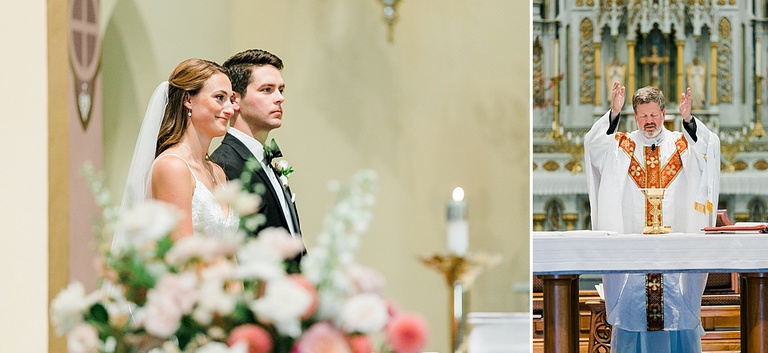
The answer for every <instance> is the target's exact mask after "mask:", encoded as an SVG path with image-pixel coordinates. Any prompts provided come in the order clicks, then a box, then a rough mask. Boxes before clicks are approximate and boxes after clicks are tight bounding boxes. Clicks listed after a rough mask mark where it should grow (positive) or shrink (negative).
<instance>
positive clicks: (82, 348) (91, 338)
mask: <svg viewBox="0 0 768 353" xmlns="http://www.w3.org/2000/svg"><path fill="white" fill-rule="evenodd" d="M99 343H100V341H99V333H98V332H97V331H96V328H94V327H93V326H91V325H88V324H79V325H77V326H75V327H74V328H72V330H71V331H69V334H67V348H68V350H69V353H98V352H99Z"/></svg>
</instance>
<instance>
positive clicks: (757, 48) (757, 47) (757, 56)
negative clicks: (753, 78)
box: [755, 38, 762, 76]
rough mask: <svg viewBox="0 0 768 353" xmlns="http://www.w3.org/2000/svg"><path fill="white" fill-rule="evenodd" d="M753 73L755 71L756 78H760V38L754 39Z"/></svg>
mask: <svg viewBox="0 0 768 353" xmlns="http://www.w3.org/2000/svg"><path fill="white" fill-rule="evenodd" d="M755 42H756V43H755V68H756V69H755V71H757V76H762V62H761V61H760V59H761V58H760V54H761V53H760V52H761V51H762V48H760V38H757V39H755Z"/></svg>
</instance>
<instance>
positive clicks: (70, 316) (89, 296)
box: [50, 169, 428, 353]
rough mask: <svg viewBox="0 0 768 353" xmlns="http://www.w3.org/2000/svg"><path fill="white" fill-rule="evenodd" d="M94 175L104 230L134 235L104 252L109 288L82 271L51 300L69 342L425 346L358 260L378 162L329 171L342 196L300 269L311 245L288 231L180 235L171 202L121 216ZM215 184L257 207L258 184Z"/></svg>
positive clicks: (306, 351) (367, 350)
mask: <svg viewBox="0 0 768 353" xmlns="http://www.w3.org/2000/svg"><path fill="white" fill-rule="evenodd" d="M86 174H89V177H88V179H89V184H90V186H91V189H92V192H93V193H94V195H96V199H97V203H98V204H99V205H100V206H102V209H103V212H104V213H103V215H102V219H103V220H102V223H103V224H100V230H101V231H102V233H108V232H111V231H112V230H113V229H114V228H115V226H117V227H123V228H124V229H126V231H127V232H128V233H129V234H128V235H129V237H128V238H129V239H130V240H131V241H130V242H128V244H122V245H121V246H118V247H114V246H113V248H112V249H105V250H103V251H102V253H103V257H104V259H103V264H104V270H103V271H102V272H103V273H102V279H101V280H102V281H103V287H102V289H100V290H96V291H94V292H92V293H86V292H85V290H84V287H83V286H82V284H80V283H77V282H73V283H71V284H70V285H69V286H68V287H67V288H66V289H64V290H62V291H61V292H60V293H59V294H58V295H57V296H56V298H55V299H54V300H53V301H52V303H51V310H50V313H51V321H52V324H53V327H54V328H55V330H56V332H57V333H58V334H59V335H66V336H67V338H68V348H69V352H70V353H78V352H83V353H99V352H118V353H133V352H151V353H187V352H197V353H225V352H226V353H246V352H247V353H269V352H274V353H330V352H334V353H371V352H382V353H384V352H395V353H414V352H421V350H422V349H423V348H424V346H425V345H426V341H427V339H428V329H427V324H426V321H425V320H424V318H423V317H422V316H421V315H419V314H415V313H406V312H403V311H401V310H399V309H398V308H397V305H396V304H395V303H393V302H392V301H389V300H387V299H386V298H384V297H383V296H382V292H383V287H384V280H383V278H382V277H381V276H380V275H379V274H378V273H377V272H375V271H374V270H372V269H370V268H366V267H364V266H362V265H360V264H358V263H356V262H355V259H354V253H355V251H356V249H357V247H358V245H359V242H360V237H361V235H362V234H363V233H365V232H366V230H367V228H368V225H369V223H370V220H371V219H372V213H371V209H372V206H373V204H374V203H375V191H376V179H377V178H376V174H375V173H374V172H372V171H365V170H364V171H361V172H358V173H356V174H355V175H354V176H353V177H352V178H351V179H350V180H349V182H347V183H345V184H342V183H339V182H332V185H331V186H332V187H331V188H332V190H333V191H336V192H337V194H338V199H337V201H336V202H335V204H334V205H333V207H332V209H331V210H330V211H329V213H328V214H327V215H326V218H325V224H324V229H323V230H322V232H321V234H320V235H319V237H318V239H317V242H318V245H317V246H316V247H315V248H313V249H310V250H309V251H308V254H307V255H306V256H305V257H304V258H303V260H302V263H301V269H302V273H301V274H293V275H289V274H286V272H285V267H284V266H285V265H284V260H285V259H290V258H293V257H294V256H295V255H296V254H298V253H299V252H301V251H302V250H303V246H302V243H301V241H300V240H297V239H295V238H292V237H291V236H290V234H288V233H287V232H285V231H283V230H279V229H276V228H268V229H266V230H264V231H262V232H261V233H259V236H258V237H256V238H250V237H246V236H245V235H244V234H245V232H243V231H239V232H238V233H237V234H234V235H232V236H225V237H186V238H184V239H182V240H179V241H177V242H175V243H174V242H172V241H171V240H170V238H169V232H170V231H171V230H172V229H173V228H174V226H175V224H176V222H177V219H178V215H177V211H176V210H174V209H172V208H171V206H169V205H166V204H163V203H160V202H156V201H148V202H145V203H143V204H141V205H138V206H137V207H135V208H133V209H131V210H130V211H129V212H127V213H126V214H121V215H117V214H116V213H115V212H114V208H113V207H110V206H109V197H108V193H107V195H105V193H106V191H105V188H104V187H103V185H102V184H101V183H100V181H99V178H98V175H95V174H94V173H93V171H92V169H91V171H90V172H88V173H86ZM233 189H234V190H241V186H239V185H238V184H234V185H229V187H228V190H233ZM216 194H217V198H218V199H219V200H220V201H226V202H230V204H231V205H232V207H233V208H235V210H238V211H239V212H243V213H239V214H246V213H247V212H248V210H251V211H250V212H254V210H255V208H254V207H253V203H254V202H253V199H252V198H249V197H253V196H255V197H258V195H254V194H250V195H251V196H249V195H243V193H240V192H234V193H233V192H217V193H216ZM257 200H258V199H257ZM256 204H258V202H257V203H256ZM118 216H119V217H118ZM118 218H119V219H118ZM114 220H116V222H117V224H116V225H114V224H111V221H114ZM241 223H242V222H241ZM99 238H100V243H102V245H103V244H105V243H106V244H109V242H105V241H104V240H105V239H106V238H107V237H106V236H103V235H102V236H100V237H99ZM379 340H380V341H381V343H380V344H379V345H377V346H374V341H379Z"/></svg>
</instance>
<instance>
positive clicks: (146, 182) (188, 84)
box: [113, 59, 239, 248]
mask: <svg viewBox="0 0 768 353" xmlns="http://www.w3.org/2000/svg"><path fill="white" fill-rule="evenodd" d="M231 98H232V85H231V83H230V80H229V77H228V76H227V73H226V70H225V69H224V68H222V67H221V66H220V65H218V64H216V63H214V62H211V61H208V60H202V59H188V60H185V61H183V62H181V63H179V64H178V65H177V66H176V68H175V69H174V70H173V73H171V76H170V77H169V78H168V81H166V82H163V83H161V84H160V85H159V86H158V87H157V88H156V89H155V92H154V93H153V94H152V98H151V99H150V102H149V105H148V107H147V112H146V114H145V116H144V121H143V123H142V126H141V130H140V132H139V137H138V139H137V141H136V148H135V150H134V154H133V159H132V161H131V167H130V169H129V171H128V179H127V181H126V186H125V191H124V193H123V199H122V204H121V211H124V210H126V209H128V208H130V207H132V206H133V205H134V204H136V203H140V202H143V201H144V200H145V199H149V198H151V199H156V200H159V201H163V202H166V203H169V204H172V205H174V206H175V207H176V208H178V209H179V210H180V211H181V216H180V219H179V222H178V223H177V226H176V228H175V229H174V230H173V232H172V233H171V238H172V239H173V240H178V239H180V238H182V237H186V236H191V235H206V236H223V235H226V234H232V233H234V231H236V230H237V226H238V222H239V219H238V217H237V215H236V214H235V212H234V211H233V210H231V209H230V207H229V205H226V204H220V203H219V202H217V201H216V200H215V199H214V197H213V194H212V193H211V190H213V189H214V188H215V187H217V186H219V185H222V184H224V183H225V182H226V176H225V175H224V171H223V170H222V169H221V167H219V166H218V165H216V164H215V163H213V162H211V161H210V160H208V154H207V152H208V147H209V145H210V143H211V140H212V139H213V138H214V137H219V136H223V135H224V134H225V133H226V132H227V123H228V121H229V118H230V117H231V116H232V114H233V113H234V107H233V105H232V101H231ZM120 233H121V232H120V231H118V232H117V233H116V234H115V238H114V239H113V248H114V247H115V246H116V243H121V242H122V241H125V239H120V236H119V234H120Z"/></svg>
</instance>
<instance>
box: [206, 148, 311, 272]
mask: <svg viewBox="0 0 768 353" xmlns="http://www.w3.org/2000/svg"><path fill="white" fill-rule="evenodd" d="M252 157H253V154H252V153H251V151H250V150H249V149H248V147H246V146H245V144H243V143H242V142H241V141H240V140H238V139H237V138H236V137H235V136H233V135H231V134H229V133H227V134H226V135H225V136H224V139H223V140H222V141H221V145H220V146H219V147H218V148H216V150H215V151H213V154H211V160H213V161H214V162H215V163H216V164H218V165H219V166H221V168H223V169H224V173H225V174H226V175H227V179H228V180H234V179H240V176H241V175H242V174H243V169H245V162H246V161H247V160H248V159H250V158H252ZM258 158H261V156H259V157H258ZM266 173H273V171H272V169H271V168H270V167H269V166H267V169H266V170H264V169H259V170H258V172H256V176H255V177H254V178H252V180H253V181H254V182H257V183H261V184H262V185H264V188H265V189H266V191H265V192H264V194H263V195H261V206H259V213H261V214H263V215H264V216H265V217H266V219H267V221H266V222H265V223H264V224H262V225H260V226H259V227H258V228H257V229H256V231H254V232H253V234H251V236H256V235H257V234H258V233H259V232H260V231H261V230H263V229H264V228H268V227H282V228H284V229H285V230H286V231H288V230H289V228H288V222H293V229H295V230H296V232H298V233H299V234H301V228H300V226H299V215H298V213H297V212H296V204H295V203H294V202H293V201H292V200H291V192H290V189H288V190H285V189H284V188H283V189H284V190H283V191H284V193H285V201H286V203H287V204H288V207H289V208H290V210H289V211H290V214H291V215H292V216H293V219H285V215H284V213H283V210H282V208H281V207H280V199H279V198H278V197H277V193H276V192H275V188H273V187H272V183H271V182H270V181H269V177H267V174H266ZM300 256H301V255H299V257H297V260H299V259H300Z"/></svg>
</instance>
